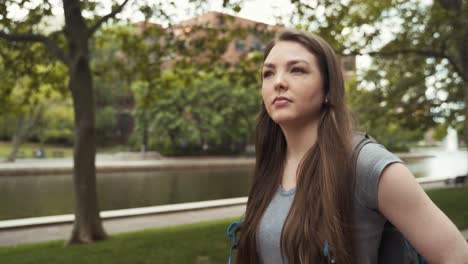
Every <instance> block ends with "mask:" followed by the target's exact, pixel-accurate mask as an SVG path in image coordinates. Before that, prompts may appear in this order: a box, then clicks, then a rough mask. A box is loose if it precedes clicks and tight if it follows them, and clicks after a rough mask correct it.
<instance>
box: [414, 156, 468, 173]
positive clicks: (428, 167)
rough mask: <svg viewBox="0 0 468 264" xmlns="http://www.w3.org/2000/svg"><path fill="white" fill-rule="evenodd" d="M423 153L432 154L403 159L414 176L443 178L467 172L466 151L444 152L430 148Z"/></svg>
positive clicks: (467, 159) (467, 160) (467, 158)
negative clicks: (419, 157) (421, 157)
mask: <svg viewBox="0 0 468 264" xmlns="http://www.w3.org/2000/svg"><path fill="white" fill-rule="evenodd" d="M424 154H430V155H433V156H432V157H430V158H423V159H411V160H408V161H405V162H406V164H407V165H408V168H409V169H410V170H411V171H412V172H413V174H414V175H415V176H416V177H431V178H432V177H437V178H438V177H441V178H442V177H443V178H445V177H456V176H460V175H466V174H467V173H468V151H452V152H445V151H437V150H432V151H428V152H426V153H424Z"/></svg>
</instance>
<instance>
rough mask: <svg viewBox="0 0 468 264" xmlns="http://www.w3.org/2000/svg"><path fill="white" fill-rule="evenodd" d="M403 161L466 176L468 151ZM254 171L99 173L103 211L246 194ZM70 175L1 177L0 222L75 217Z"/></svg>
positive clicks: (419, 172) (426, 171)
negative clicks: (70, 215)
mask: <svg viewBox="0 0 468 264" xmlns="http://www.w3.org/2000/svg"><path fill="white" fill-rule="evenodd" d="M430 154H432V155H434V156H433V157H430V158H423V159H410V160H407V161H406V162H407V165H408V167H409V169H410V170H411V171H412V172H413V173H414V174H415V176H416V177H435V176H436V177H453V176H457V175H462V174H466V173H467V172H468V165H467V164H468V152H466V151H457V152H451V153H449V152H431V153H430ZM252 173H253V168H250V167H247V168H228V169H197V170H177V171H155V172H125V173H106V174H98V176H97V182H98V197H99V204H100V208H101V210H103V211H107V210H116V209H125V208H135V207H145V206H155V205H164V204H175V203H186V202H195V201H205V200H214V199H225V198H233V197H241V196H247V193H248V189H249V185H250V181H251V180H250V176H251V175H252ZM72 210H73V193H72V177H71V175H44V176H37V175H36V176H2V177H0V220H6V219H16V218H26V217H37V216H46V215H59V214H69V213H73V211H72Z"/></svg>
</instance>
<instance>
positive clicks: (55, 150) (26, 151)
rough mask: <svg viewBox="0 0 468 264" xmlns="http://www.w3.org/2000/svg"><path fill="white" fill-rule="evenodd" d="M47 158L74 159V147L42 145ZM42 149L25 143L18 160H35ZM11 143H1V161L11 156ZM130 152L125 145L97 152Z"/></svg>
mask: <svg viewBox="0 0 468 264" xmlns="http://www.w3.org/2000/svg"><path fill="white" fill-rule="evenodd" d="M42 146H43V148H44V150H45V153H46V158H58V157H72V156H73V147H71V146H70V147H66V146H55V145H47V144H46V145H42ZM40 147H41V144H39V143H24V144H22V145H21V146H20V148H19V151H18V155H17V158H34V153H35V152H36V151H37V150H38V149H39V148H40ZM10 151H11V142H5V141H0V159H2V158H3V159H6V158H7V157H8V155H10ZM122 151H123V152H128V151H130V147H129V146H125V145H113V146H109V147H98V148H97V152H99V153H117V152H122Z"/></svg>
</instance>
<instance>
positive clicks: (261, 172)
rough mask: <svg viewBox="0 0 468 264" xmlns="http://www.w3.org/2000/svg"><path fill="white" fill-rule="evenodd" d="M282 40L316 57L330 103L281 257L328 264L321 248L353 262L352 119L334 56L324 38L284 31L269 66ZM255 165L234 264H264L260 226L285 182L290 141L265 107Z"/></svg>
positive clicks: (301, 170) (303, 170) (302, 168)
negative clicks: (325, 245) (259, 238)
mask: <svg viewBox="0 0 468 264" xmlns="http://www.w3.org/2000/svg"><path fill="white" fill-rule="evenodd" d="M279 41H293V42H296V43H299V44H301V45H302V46H304V47H305V48H306V49H307V50H308V51H310V52H311V53H312V54H314V55H315V56H316V58H317V61H318V64H319V65H318V66H319V68H320V71H321V76H322V80H323V83H324V86H323V89H324V94H325V96H326V98H327V99H328V102H324V104H323V107H322V109H321V114H320V120H319V125H318V133H317V134H318V135H317V142H316V143H315V144H314V145H313V147H312V148H311V149H310V150H309V151H308V152H307V154H306V155H305V156H304V158H303V159H302V161H301V163H300V165H299V167H298V170H297V183H296V193H295V196H294V201H293V203H292V206H291V209H290V211H289V214H288V216H287V218H286V221H285V224H284V226H283V229H282V234H281V253H282V256H283V259H286V260H287V262H288V263H301V264H306V263H307V264H308V263H326V262H325V261H326V260H325V258H324V257H323V255H322V249H323V245H324V241H327V243H328V244H329V245H330V246H331V251H332V253H333V255H334V257H335V260H336V263H338V264H343V263H346V264H353V263H356V262H357V260H356V256H355V253H354V252H355V251H354V240H353V232H352V224H351V223H352V210H351V209H352V191H353V188H354V177H353V174H352V170H351V140H352V122H351V115H350V112H349V111H348V109H347V107H346V103H345V90H344V80H343V75H342V72H341V67H340V64H339V63H338V60H337V57H336V55H335V52H334V51H333V49H332V48H331V47H330V45H329V44H328V43H327V42H326V41H325V40H323V39H322V38H320V37H318V36H316V35H312V34H308V33H303V32H297V31H291V30H288V31H283V32H281V33H280V34H279V35H278V36H277V37H276V39H275V40H274V41H272V43H270V45H269V46H268V47H267V48H266V50H265V53H264V60H265V59H266V57H267V56H268V54H269V53H270V51H271V49H272V48H273V46H274V45H275V44H276V43H277V42H279ZM255 146H256V164H255V171H254V179H253V184H252V187H251V189H250V193H249V199H248V202H247V210H246V213H245V215H244V220H243V224H242V229H241V231H240V238H239V239H240V240H239V244H238V254H237V258H236V263H238V264H249V263H259V257H258V255H259V254H258V251H257V250H258V249H257V246H256V239H257V231H258V228H259V224H260V220H261V218H262V216H263V214H264V212H265V210H266V208H267V207H268V205H269V203H270V202H271V200H272V198H273V195H274V194H275V192H276V191H277V190H278V188H279V186H280V183H281V176H282V173H283V169H284V162H285V157H286V147H287V142H286V139H285V137H284V134H283V132H282V130H281V128H280V126H279V125H278V124H276V123H275V122H274V121H273V120H272V119H271V118H270V116H269V115H268V113H267V111H266V109H265V106H264V105H263V104H262V107H261V110H260V113H259V115H258V118H257V126H256V142H255Z"/></svg>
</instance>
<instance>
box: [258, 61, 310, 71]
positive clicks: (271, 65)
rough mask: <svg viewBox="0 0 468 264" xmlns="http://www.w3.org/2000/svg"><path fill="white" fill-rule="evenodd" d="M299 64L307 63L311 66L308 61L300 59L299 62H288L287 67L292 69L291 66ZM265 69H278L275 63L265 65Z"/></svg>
mask: <svg viewBox="0 0 468 264" xmlns="http://www.w3.org/2000/svg"><path fill="white" fill-rule="evenodd" d="M298 63H305V64H307V65H309V62H308V61H306V60H301V59H299V60H290V61H288V62H287V63H286V66H288V67H290V66H292V65H294V64H298ZM263 68H273V69H274V68H276V66H275V64H273V63H268V62H267V63H265V64H263Z"/></svg>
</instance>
